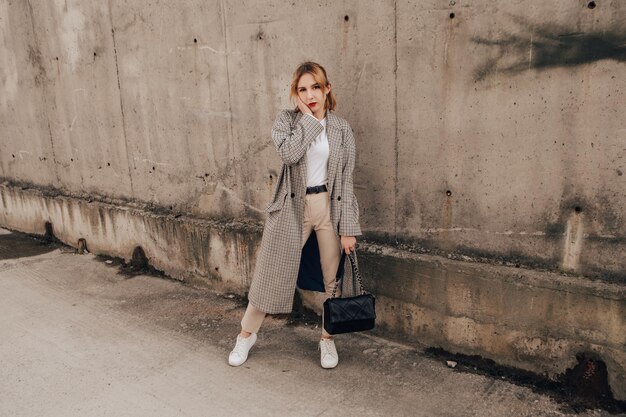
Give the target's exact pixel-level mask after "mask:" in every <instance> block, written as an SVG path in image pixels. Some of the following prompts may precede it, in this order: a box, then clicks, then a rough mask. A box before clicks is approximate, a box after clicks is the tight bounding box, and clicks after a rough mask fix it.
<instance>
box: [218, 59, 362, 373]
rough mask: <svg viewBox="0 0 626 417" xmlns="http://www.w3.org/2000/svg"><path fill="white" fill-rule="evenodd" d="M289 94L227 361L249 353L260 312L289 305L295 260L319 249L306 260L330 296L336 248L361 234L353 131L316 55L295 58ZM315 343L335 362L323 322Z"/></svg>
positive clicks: (348, 246) (328, 364)
mask: <svg viewBox="0 0 626 417" xmlns="http://www.w3.org/2000/svg"><path fill="white" fill-rule="evenodd" d="M290 97H291V99H292V100H293V101H295V104H296V106H297V107H296V109H295V110H283V111H281V112H280V113H279V114H278V117H277V118H276V121H275V122H274V126H273V128H272V140H273V141H274V145H275V146H276V150H277V151H278V155H279V156H280V158H281V159H282V161H283V166H282V172H281V175H280V178H279V180H278V184H277V185H276V189H275V191H274V195H273V197H272V200H271V202H270V204H269V206H268V207H267V209H266V211H267V213H268V217H267V220H266V222H265V228H264V230H263V238H262V240H261V249H260V253H259V257H258V259H257V263H256V269H255V273H254V277H253V280H252V284H251V286H250V292H249V294H248V300H249V302H248V307H247V309H246V312H245V314H244V316H243V319H242V320H241V333H240V334H239V335H238V336H237V341H236V345H235V348H234V349H233V351H232V352H231V353H230V355H229V358H228V363H229V364H230V365H232V366H239V365H241V364H243V363H244V362H245V361H246V359H247V358H248V351H249V350H250V348H251V347H252V346H253V345H254V343H255V342H256V338H257V332H258V330H259V328H260V327H261V323H262V322H263V319H264V317H265V315H266V314H278V313H289V312H291V309H292V306H293V296H294V292H295V288H296V279H297V277H298V273H299V272H300V273H302V270H301V269H302V268H301V262H302V265H304V261H305V260H306V258H308V257H310V255H307V254H308V253H315V254H316V255H314V256H319V262H313V263H312V264H313V265H320V264H321V274H320V275H322V277H320V278H321V279H323V285H322V288H323V290H322V291H323V292H325V297H329V296H330V295H331V294H332V291H333V287H334V285H335V277H336V274H337V269H338V266H339V263H340V258H341V252H342V250H343V251H345V252H346V253H349V252H350V251H352V250H354V248H355V245H356V238H355V236H358V235H360V234H361V228H360V226H359V206H358V203H357V200H356V198H355V196H354V192H353V185H352V171H353V169H354V163H355V156H356V152H355V144H354V136H353V135H352V129H351V128H350V125H349V124H348V122H346V121H345V120H344V119H342V118H340V117H338V116H336V115H335V114H334V113H333V112H332V111H333V110H334V109H335V106H336V100H335V97H334V94H333V92H332V86H331V83H330V82H329V81H328V78H327V76H326V70H324V68H323V67H322V66H320V65H319V64H316V63H314V62H305V63H303V64H301V65H300V66H299V67H298V68H297V69H296V71H295V73H294V75H293V79H292V82H291V93H290ZM313 234H314V236H315V238H316V240H317V244H318V246H319V251H317V250H315V251H312V252H311V251H309V250H306V249H307V247H309V246H310V243H311V242H313V241H314V240H313V239H312V238H313ZM305 242H308V243H307V245H305ZM303 246H304V247H305V248H304V249H303ZM315 249H317V248H315ZM317 253H319V255H317ZM303 254H304V255H303ZM309 260H310V259H309ZM309 264H311V263H309ZM318 268H319V266H318ZM322 328H323V326H322ZM319 346H320V351H321V358H320V360H321V365H322V367H324V368H334V367H335V366H337V363H338V361H339V358H338V355H337V350H336V348H335V344H334V341H333V339H332V337H331V335H330V334H328V333H327V332H326V331H324V330H322V337H321V340H320V342H319Z"/></svg>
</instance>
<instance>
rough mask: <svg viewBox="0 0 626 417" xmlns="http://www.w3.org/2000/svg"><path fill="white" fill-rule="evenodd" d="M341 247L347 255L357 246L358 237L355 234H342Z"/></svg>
mask: <svg viewBox="0 0 626 417" xmlns="http://www.w3.org/2000/svg"><path fill="white" fill-rule="evenodd" d="M341 247H342V248H343V251H344V252H345V253H346V255H349V254H350V252H351V251H353V250H354V249H355V248H356V237H354V236H341Z"/></svg>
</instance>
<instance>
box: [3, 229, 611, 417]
mask: <svg viewBox="0 0 626 417" xmlns="http://www.w3.org/2000/svg"><path fill="white" fill-rule="evenodd" d="M243 306H244V304H243V302H242V301H241V300H239V299H237V298H229V296H228V295H226V294H218V293H214V292H210V291H209V290H207V289H198V288H191V287H189V286H187V285H184V284H182V283H179V282H176V281H172V280H168V279H164V278H159V277H154V276H146V275H137V276H132V277H131V276H128V275H124V274H121V273H120V268H119V265H117V264H116V262H115V261H114V262H111V261H106V260H104V259H102V258H99V257H95V256H93V255H90V254H88V255H77V254H75V253H73V251H72V250H71V249H69V248H64V247H60V246H54V245H53V246H50V245H47V246H45V245H42V244H41V243H39V242H37V241H35V240H33V239H30V238H28V237H24V236H22V235H18V234H13V233H9V232H7V231H4V230H2V229H0V372H1V378H0V416H11V417H15V416H63V417H68V416H116V417H117V416H382V415H384V416H451V417H452V416H454V417H463V416H564V415H568V416H569V415H579V416H606V415H609V414H608V413H607V412H606V411H601V410H587V411H584V412H582V413H580V414H575V413H573V412H571V411H567V410H568V407H567V406H566V405H563V404H559V403H556V402H555V401H554V400H553V399H552V398H551V397H549V396H547V395H542V394H538V393H536V392H533V390H531V389H529V388H526V387H521V386H517V385H514V384H511V383H510V382H507V381H505V380H501V379H495V378H491V377H487V376H482V375H476V374H471V373H465V372H460V371H459V370H458V369H451V368H448V367H447V366H446V365H445V363H444V361H443V360H439V359H436V358H432V357H429V356H427V355H425V354H424V353H423V351H422V350H420V349H419V348H418V347H411V346H405V345H399V344H396V343H392V342H388V341H385V340H383V339H379V338H376V337H372V336H368V335H361V334H357V335H344V336H341V337H337V346H338V350H339V354H340V364H339V366H338V367H337V368H336V369H334V370H324V369H322V368H321V367H320V366H319V362H318V361H319V358H318V352H317V344H316V342H317V338H318V334H319V328H316V323H306V324H305V323H304V322H302V323H296V324H293V323H291V322H290V320H289V319H288V318H287V317H283V318H272V319H269V320H268V321H267V322H266V325H264V327H263V329H262V333H261V334H260V335H259V341H258V342H257V345H256V346H255V347H254V348H253V350H252V351H251V355H250V359H249V360H248V362H247V363H246V364H245V365H244V366H242V367H240V368H231V367H229V366H228V365H227V363H226V357H227V354H228V352H229V350H230V349H231V347H232V343H233V340H234V337H235V335H236V333H237V332H238V321H239V319H240V316H241V314H242V313H243Z"/></svg>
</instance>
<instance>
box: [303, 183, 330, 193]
mask: <svg viewBox="0 0 626 417" xmlns="http://www.w3.org/2000/svg"><path fill="white" fill-rule="evenodd" d="M326 191H328V189H327V188H326V184H322V185H316V186H315V187H306V193H307V194H318V193H324V192H326Z"/></svg>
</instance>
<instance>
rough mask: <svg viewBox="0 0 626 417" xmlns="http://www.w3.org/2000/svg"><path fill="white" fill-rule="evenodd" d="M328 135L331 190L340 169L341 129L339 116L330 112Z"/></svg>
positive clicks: (327, 121)
mask: <svg viewBox="0 0 626 417" xmlns="http://www.w3.org/2000/svg"><path fill="white" fill-rule="evenodd" d="M326 135H327V136H328V145H329V151H330V152H329V157H328V186H329V187H330V188H331V190H330V191H331V192H332V186H333V184H334V183H335V176H336V175H337V169H338V168H339V160H340V153H341V128H340V127H339V121H338V120H337V116H335V115H334V114H333V113H332V112H328V113H327V116H326Z"/></svg>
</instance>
